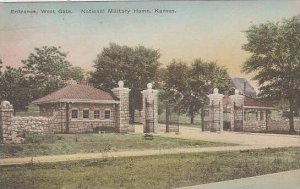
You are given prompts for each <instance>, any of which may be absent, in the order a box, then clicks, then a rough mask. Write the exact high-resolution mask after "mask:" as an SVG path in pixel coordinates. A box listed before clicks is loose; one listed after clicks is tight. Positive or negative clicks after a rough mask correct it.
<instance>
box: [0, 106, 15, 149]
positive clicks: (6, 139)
mask: <svg viewBox="0 0 300 189" xmlns="http://www.w3.org/2000/svg"><path fill="white" fill-rule="evenodd" d="M13 115H14V109H13V106H12V105H11V104H10V103H9V102H8V101H3V102H1V105H0V139H1V143H4V144H6V143H10V142H11V141H12V135H11V133H10V132H11V131H10V127H11V124H12V118H13Z"/></svg>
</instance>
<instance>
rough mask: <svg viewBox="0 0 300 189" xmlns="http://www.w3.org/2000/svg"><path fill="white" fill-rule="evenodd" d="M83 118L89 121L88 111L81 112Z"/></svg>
mask: <svg viewBox="0 0 300 189" xmlns="http://www.w3.org/2000/svg"><path fill="white" fill-rule="evenodd" d="M83 118H84V119H89V118H90V111H89V110H83Z"/></svg>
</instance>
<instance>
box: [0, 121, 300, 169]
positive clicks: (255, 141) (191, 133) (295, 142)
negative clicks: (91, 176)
mask: <svg viewBox="0 0 300 189" xmlns="http://www.w3.org/2000/svg"><path fill="white" fill-rule="evenodd" d="M141 131H142V126H140V125H139V126H137V127H136V132H137V133H141ZM156 135H160V136H164V137H173V138H185V139H197V140H203V141H212V142H224V143H235V144H239V145H240V146H221V147H205V148H173V149H161V150H139V151H119V152H106V153H87V154H71V155H53V156H39V157H25V158H7V159H0V165H17V164H26V163H45V162H62V161H76V160H86V159H103V158H112V157H114V158H116V157H129V156H148V155H162V154H178V153H195V152H221V151H237V150H253V149H265V148H279V147H291V146H300V136H289V135H272V134H247V133H233V132H223V133H210V132H201V131H200V129H199V128H190V127H181V128H180V134H178V135H176V134H174V133H170V134H166V133H163V132H159V133H157V134H156Z"/></svg>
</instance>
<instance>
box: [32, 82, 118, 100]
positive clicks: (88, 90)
mask: <svg viewBox="0 0 300 189" xmlns="http://www.w3.org/2000/svg"><path fill="white" fill-rule="evenodd" d="M61 100H68V101H71V102H72V101H80V100H87V101H95V100H96V101H99V100H100V101H114V100H116V98H115V97H114V96H113V95H112V94H111V93H109V92H105V91H103V90H100V89H96V88H94V87H91V86H88V85H79V84H73V85H68V86H66V87H64V88H62V89H59V90H57V91H55V92H53V93H50V94H48V95H47V96H44V97H42V98H39V99H37V100H35V101H33V102H32V103H34V104H43V103H49V102H56V101H61Z"/></svg>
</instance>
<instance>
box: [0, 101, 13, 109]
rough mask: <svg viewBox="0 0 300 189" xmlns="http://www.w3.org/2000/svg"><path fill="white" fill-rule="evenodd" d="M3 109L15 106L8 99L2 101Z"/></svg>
mask: <svg viewBox="0 0 300 189" xmlns="http://www.w3.org/2000/svg"><path fill="white" fill-rule="evenodd" d="M0 107H1V109H13V106H12V105H11V104H10V102H8V101H2V102H1V106H0Z"/></svg>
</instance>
